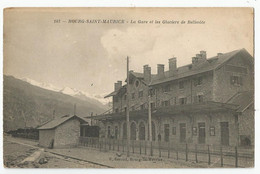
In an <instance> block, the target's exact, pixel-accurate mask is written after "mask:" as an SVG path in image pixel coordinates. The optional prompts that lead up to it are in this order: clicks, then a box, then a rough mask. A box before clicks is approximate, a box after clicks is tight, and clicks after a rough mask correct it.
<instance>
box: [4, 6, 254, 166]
mask: <svg viewBox="0 0 260 174" xmlns="http://www.w3.org/2000/svg"><path fill="white" fill-rule="evenodd" d="M253 25H254V10H253V8H6V9H4V62H3V68H4V71H3V74H4V75H3V79H4V81H3V86H4V88H3V122H4V125H3V126H4V135H3V155H4V156H3V159H4V166H5V167H6V168H252V167H254V163H255V158H254V151H255V147H254V146H255V131H254V115H255V114H254V62H255V61H254V26H253Z"/></svg>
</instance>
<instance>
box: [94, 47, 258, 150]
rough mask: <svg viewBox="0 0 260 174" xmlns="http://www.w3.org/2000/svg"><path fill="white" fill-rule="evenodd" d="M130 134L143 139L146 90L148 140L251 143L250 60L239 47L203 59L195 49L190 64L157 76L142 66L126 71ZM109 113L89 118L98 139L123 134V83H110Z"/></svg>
mask: <svg viewBox="0 0 260 174" xmlns="http://www.w3.org/2000/svg"><path fill="white" fill-rule="evenodd" d="M129 74H130V75H129V81H130V83H129V96H128V98H129V106H130V137H131V139H132V140H148V138H149V136H148V94H149V93H150V94H151V102H152V104H151V106H152V140H153V141H165V142H169V141H170V142H175V143H194V144H218V145H253V144H254V60H253V57H252V56H251V55H250V54H249V53H248V52H247V51H246V50H245V49H241V50H236V51H232V52H229V53H225V54H223V53H218V55H217V56H214V57H212V58H209V59H207V54H206V51H200V53H199V54H196V56H195V57H193V58H192V63H191V64H189V65H186V66H182V67H178V68H177V59H176V58H175V57H174V58H171V59H169V71H165V70H164V65H162V64H158V67H157V74H151V67H149V66H148V65H145V66H144V69H143V72H142V73H137V72H134V71H130V73H129ZM114 87H115V88H114V91H113V92H112V93H111V94H109V95H107V96H106V97H113V108H112V110H111V112H110V113H109V112H107V113H106V114H103V115H99V116H96V117H94V118H95V119H97V120H99V121H100V124H101V134H103V135H100V136H102V137H107V138H111V137H112V138H115V139H124V138H126V121H125V120H126V114H125V111H126V99H127V96H126V85H122V81H118V82H117V83H115V86H114Z"/></svg>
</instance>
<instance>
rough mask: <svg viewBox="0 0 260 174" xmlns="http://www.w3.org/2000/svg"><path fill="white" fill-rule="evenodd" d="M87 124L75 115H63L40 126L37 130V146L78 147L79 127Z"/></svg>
mask: <svg viewBox="0 0 260 174" xmlns="http://www.w3.org/2000/svg"><path fill="white" fill-rule="evenodd" d="M85 124H87V122H86V121H85V120H84V119H83V118H80V117H78V116H76V115H74V116H69V115H65V116H62V117H59V118H55V119H53V120H51V121H50V122H48V123H46V124H44V125H42V126H41V127H39V128H38V130H39V146H41V147H45V148H66V147H74V146H76V145H78V142H79V137H80V127H81V126H82V125H85Z"/></svg>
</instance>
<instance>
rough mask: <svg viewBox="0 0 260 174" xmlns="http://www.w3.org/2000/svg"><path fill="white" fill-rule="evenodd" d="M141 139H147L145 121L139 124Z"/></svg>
mask: <svg viewBox="0 0 260 174" xmlns="http://www.w3.org/2000/svg"><path fill="white" fill-rule="evenodd" d="M139 140H145V125H144V123H143V122H141V123H140V124H139Z"/></svg>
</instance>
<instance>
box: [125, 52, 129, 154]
mask: <svg viewBox="0 0 260 174" xmlns="http://www.w3.org/2000/svg"><path fill="white" fill-rule="evenodd" d="M126 66H127V68H126V69H127V86H126V135H127V145H126V147H127V157H129V150H130V147H129V144H130V125H129V57H128V56H127V65H126Z"/></svg>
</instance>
